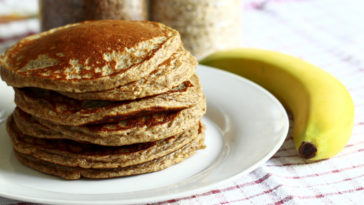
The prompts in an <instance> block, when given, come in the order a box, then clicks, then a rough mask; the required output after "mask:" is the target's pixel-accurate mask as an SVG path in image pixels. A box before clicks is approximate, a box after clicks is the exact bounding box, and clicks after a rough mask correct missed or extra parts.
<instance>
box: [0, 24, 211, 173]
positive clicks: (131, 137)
mask: <svg viewBox="0 0 364 205" xmlns="http://www.w3.org/2000/svg"><path fill="white" fill-rule="evenodd" d="M0 63H1V64H0V65H1V66H0V71H1V77H2V79H3V80H4V81H6V82H7V83H8V85H11V86H13V87H14V90H15V103H16V105H17V108H16V109H15V111H14V113H13V114H12V115H11V116H10V117H9V119H8V123H7V128H8V133H9V135H10V137H11V139H12V142H13V147H14V150H15V153H16V155H17V158H18V159H19V160H20V161H21V162H22V163H23V164H25V165H27V166H29V167H32V168H34V169H36V170H39V171H41V172H45V173H48V174H52V175H56V176H60V177H62V178H65V179H79V178H81V177H85V178H111V177H119V176H128V175H136V174H142V173H147V172H153V171H158V170H162V169H165V168H167V167H169V166H171V165H173V164H176V163H178V162H181V161H183V160H184V159H186V158H187V157H189V156H191V155H192V154H193V153H194V152H195V151H196V150H198V149H201V148H204V146H205V145H204V126H203V125H202V123H201V118H202V116H203V114H204V113H205V110H206V100H205V96H204V94H203V92H202V88H201V85H200V82H199V78H198V77H197V75H196V74H195V68H196V65H197V62H196V60H195V58H194V57H193V56H192V55H191V54H190V53H189V52H188V51H186V50H185V49H184V48H183V45H182V43H181V39H180V36H179V34H178V32H177V31H175V30H173V29H171V28H169V27H167V26H164V25H162V24H159V23H155V22H131V21H118V20H103V21H88V22H83V23H79V24H72V25H67V26H64V27H60V28H56V29H53V30H50V31H47V32H43V33H40V34H37V35H33V36H30V37H27V38H25V39H23V40H21V41H19V42H18V43H17V44H15V45H14V46H12V47H11V48H9V49H8V50H7V51H6V52H5V53H4V54H3V55H2V57H1V59H0Z"/></svg>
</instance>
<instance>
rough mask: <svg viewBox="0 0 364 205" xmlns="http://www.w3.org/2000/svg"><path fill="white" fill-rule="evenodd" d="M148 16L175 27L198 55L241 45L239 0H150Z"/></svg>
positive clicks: (240, 5) (186, 45)
mask: <svg viewBox="0 0 364 205" xmlns="http://www.w3.org/2000/svg"><path fill="white" fill-rule="evenodd" d="M150 6H151V14H150V16H151V19H152V20H154V21H159V22H162V23H164V24H166V25H168V26H170V27H172V28H175V29H176V30H178V31H179V32H180V34H181V37H182V40H183V44H184V46H185V47H186V49H188V50H189V51H191V53H192V54H193V55H195V56H196V57H197V58H198V59H201V58H203V57H205V56H206V55H208V54H210V53H213V52H214V51H217V50H221V49H228V48H234V47H239V46H241V28H242V26H241V12H242V3H241V0H152V2H151V5H150Z"/></svg>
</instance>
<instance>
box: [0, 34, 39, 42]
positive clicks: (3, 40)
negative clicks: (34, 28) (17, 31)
mask: <svg viewBox="0 0 364 205" xmlns="http://www.w3.org/2000/svg"><path fill="white" fill-rule="evenodd" d="M32 34H35V33H34V32H31V31H28V32H25V33H24V34H21V35H15V36H11V37H9V38H1V37H0V43H5V42H7V41H15V40H18V39H21V38H24V37H26V36H29V35H32Z"/></svg>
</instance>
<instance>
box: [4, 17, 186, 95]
mask: <svg viewBox="0 0 364 205" xmlns="http://www.w3.org/2000/svg"><path fill="white" fill-rule="evenodd" d="M179 45H181V39H180V36H179V34H178V32H177V31H176V30H174V29H171V28H169V27H167V26H165V25H163V24H160V23H157V22H149V21H123V20H100V21H85V22H82V23H76V24H69V25H66V26H63V27H59V28H55V29H51V30H49V31H46V32H42V33H40V34H35V35H32V36H29V37H26V38H24V39H22V40H20V41H19V42H17V43H16V44H15V45H13V46H12V47H10V48H9V49H7V50H6V52H5V53H4V54H3V55H2V56H1V58H0V74H1V77H2V79H3V80H4V81H6V82H7V84H8V85H11V86H14V87H38V88H43V89H49V90H55V91H63V92H77V93H80V92H93V91H102V90H107V89H112V88H116V87H119V86H121V85H125V84H127V83H130V82H133V81H137V80H139V79H141V78H142V77H145V76H148V75H149V73H150V72H152V71H153V70H155V68H156V66H157V65H159V64H161V63H162V62H164V61H165V60H167V59H168V58H169V57H170V56H171V55H172V54H173V53H175V52H176V50H177V49H178V48H179Z"/></svg>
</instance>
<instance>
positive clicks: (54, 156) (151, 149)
mask: <svg viewBox="0 0 364 205" xmlns="http://www.w3.org/2000/svg"><path fill="white" fill-rule="evenodd" d="M202 126H203V125H202V124H200V123H199V124H197V125H195V126H194V127H193V128H191V129H190V130H187V131H186V132H184V133H182V134H180V135H178V136H172V137H168V138H167V139H164V140H159V141H155V142H148V143H140V144H133V145H127V146H100V145H94V144H89V143H79V142H76V141H72V140H65V139H42V138H37V137H32V136H29V135H24V134H23V133H22V132H21V130H19V128H18V127H17V126H16V124H15V123H14V121H13V119H12V117H10V118H9V120H8V123H7V131H8V133H9V135H10V137H11V139H12V142H13V147H14V149H15V150H16V151H17V152H19V153H22V154H26V155H30V156H32V157H34V158H37V159H40V160H43V161H46V162H50V163H53V164H58V165H63V166H70V167H81V168H118V167H126V166H131V165H136V164H141V163H144V162H148V161H151V160H154V159H157V158H160V157H162V156H165V155H167V154H169V153H171V152H174V151H176V150H178V149H180V148H181V147H183V146H184V145H186V144H188V143H190V142H191V141H192V140H194V139H195V138H196V137H197V135H198V133H201V132H202V130H203V129H204V128H203V127H202Z"/></svg>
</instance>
